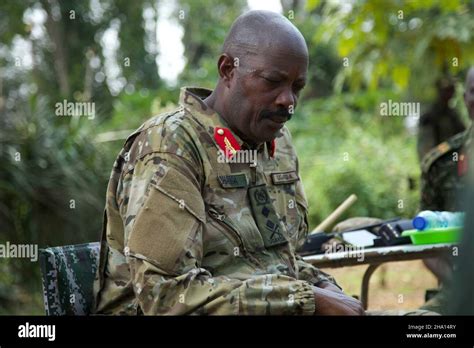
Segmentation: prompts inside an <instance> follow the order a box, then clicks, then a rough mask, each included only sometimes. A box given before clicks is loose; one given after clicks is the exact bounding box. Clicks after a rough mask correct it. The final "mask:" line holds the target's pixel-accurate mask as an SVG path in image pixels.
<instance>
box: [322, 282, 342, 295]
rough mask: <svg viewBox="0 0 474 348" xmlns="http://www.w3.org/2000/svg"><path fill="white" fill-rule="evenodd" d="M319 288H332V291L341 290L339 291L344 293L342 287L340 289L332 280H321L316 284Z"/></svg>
mask: <svg viewBox="0 0 474 348" xmlns="http://www.w3.org/2000/svg"><path fill="white" fill-rule="evenodd" d="M316 286H317V287H318V288H321V289H326V290H331V291H335V292H339V293H342V294H343V293H344V292H343V291H342V290H341V289H339V288H338V287H337V286H336V285H334V284H333V283H331V282H328V281H323V282H320V283H318V284H317V285H316Z"/></svg>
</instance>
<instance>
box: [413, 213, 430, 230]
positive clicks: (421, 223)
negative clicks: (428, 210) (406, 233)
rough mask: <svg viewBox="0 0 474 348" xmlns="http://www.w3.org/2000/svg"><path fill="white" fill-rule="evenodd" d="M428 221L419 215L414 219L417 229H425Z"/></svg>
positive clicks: (414, 225)
mask: <svg viewBox="0 0 474 348" xmlns="http://www.w3.org/2000/svg"><path fill="white" fill-rule="evenodd" d="M426 225H427V221H426V219H425V218H424V217H421V216H417V217H415V218H414V219H413V227H415V228H416V229H417V230H420V231H421V230H424V229H425V228H426Z"/></svg>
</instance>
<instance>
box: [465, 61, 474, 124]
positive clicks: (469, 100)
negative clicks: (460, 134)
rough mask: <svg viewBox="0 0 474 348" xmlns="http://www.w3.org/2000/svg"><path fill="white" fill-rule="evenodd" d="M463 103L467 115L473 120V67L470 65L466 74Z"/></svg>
mask: <svg viewBox="0 0 474 348" xmlns="http://www.w3.org/2000/svg"><path fill="white" fill-rule="evenodd" d="M464 103H465V104H466V108H467V112H468V113H469V117H470V118H471V120H473V121H474V67H471V68H470V69H469V71H468V72H467V75H466V87H465V91H464Z"/></svg>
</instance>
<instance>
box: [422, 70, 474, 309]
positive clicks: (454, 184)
mask: <svg viewBox="0 0 474 348" xmlns="http://www.w3.org/2000/svg"><path fill="white" fill-rule="evenodd" d="M465 88H466V90H465V92H464V102H465V105H466V108H467V110H468V114H469V117H470V119H471V121H472V120H474V68H471V69H469V71H468V74H467V77H466V87H465ZM473 132H474V128H473V126H472V124H471V126H470V127H469V128H468V129H467V130H465V131H463V132H461V133H459V134H456V135H455V136H453V137H451V138H449V139H448V140H447V141H445V142H442V143H441V144H439V145H438V146H436V147H435V148H434V149H432V150H431V151H429V152H428V153H427V154H426V156H425V157H424V158H423V160H422V163H421V170H422V176H421V203H420V209H421V210H437V211H463V210H465V207H463V206H461V203H462V202H461V200H460V199H459V197H460V194H461V193H462V192H463V190H464V188H465V187H466V180H467V179H466V177H467V175H466V174H467V169H468V157H469V156H468V153H467V149H468V148H469V145H470V143H471V141H472V138H473ZM424 263H425V265H426V266H427V267H428V268H429V269H430V270H431V271H432V272H433V273H434V274H435V275H436V277H437V278H438V281H439V282H441V283H447V282H449V281H450V278H451V273H452V265H451V261H450V260H448V259H445V258H430V259H426V260H424ZM442 298H443V296H436V297H435V299H433V301H429V302H428V305H425V306H424V307H423V308H426V309H433V310H438V311H439V310H440V309H439V304H440V302H442ZM440 299H441V301H440Z"/></svg>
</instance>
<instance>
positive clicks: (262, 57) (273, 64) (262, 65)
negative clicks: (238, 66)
mask: <svg viewBox="0 0 474 348" xmlns="http://www.w3.org/2000/svg"><path fill="white" fill-rule="evenodd" d="M242 58H243V59H239V61H242V63H243V65H244V66H245V67H247V68H251V69H254V70H265V71H272V72H275V73H280V74H288V73H289V72H290V71H292V70H300V71H301V73H306V71H307V68H308V57H307V56H306V55H304V54H292V53H291V52H283V51H279V50H274V49H268V50H261V51H260V52H258V53H256V52H252V53H249V54H246V55H245V56H244V57H242Z"/></svg>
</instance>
